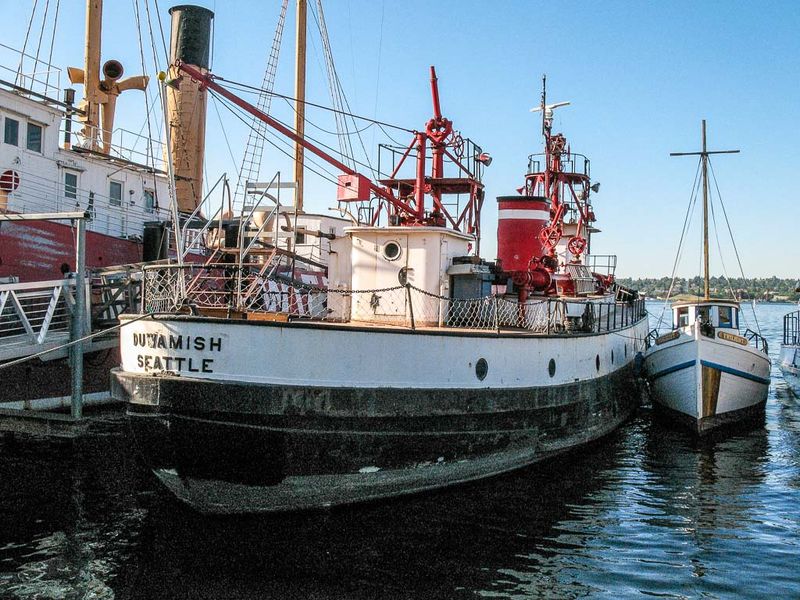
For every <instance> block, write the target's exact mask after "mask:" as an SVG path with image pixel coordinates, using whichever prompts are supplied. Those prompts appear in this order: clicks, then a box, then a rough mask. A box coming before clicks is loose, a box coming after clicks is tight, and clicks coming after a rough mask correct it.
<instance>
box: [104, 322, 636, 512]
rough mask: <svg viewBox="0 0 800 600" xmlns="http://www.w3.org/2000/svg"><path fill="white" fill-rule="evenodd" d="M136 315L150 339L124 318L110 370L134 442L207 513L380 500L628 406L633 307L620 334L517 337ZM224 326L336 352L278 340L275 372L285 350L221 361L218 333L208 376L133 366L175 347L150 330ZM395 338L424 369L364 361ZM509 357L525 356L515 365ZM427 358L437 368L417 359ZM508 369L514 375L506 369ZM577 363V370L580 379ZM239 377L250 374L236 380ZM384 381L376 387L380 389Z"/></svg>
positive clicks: (482, 465)
mask: <svg viewBox="0 0 800 600" xmlns="http://www.w3.org/2000/svg"><path fill="white" fill-rule="evenodd" d="M206 321H208V320H206ZM220 321H221V320H220ZM140 323H141V325H140V324H139V323H137V327H141V328H144V329H145V330H146V333H145V334H144V335H147V334H151V336H153V337H149V338H148V339H150V340H153V345H154V347H152V348H150V347H145V348H143V347H142V345H141V342H142V340H143V339H144V338H139V339H138V342H139V346H138V347H137V345H136V343H134V339H133V337H132V336H133V335H134V333H135V331H129V332H128V333H125V330H126V329H129V328H123V334H122V335H123V340H122V348H123V356H122V367H121V368H120V369H117V370H115V371H114V372H113V373H112V393H113V395H114V396H115V397H116V398H118V399H121V400H125V401H127V402H128V415H129V420H130V424H131V427H132V429H133V432H134V435H135V437H136V441H137V446H138V448H139V449H140V450H141V451H142V453H143V454H144V456H145V459H146V460H147V461H148V463H149V464H150V466H151V467H152V469H153V470H154V472H155V473H156V475H157V476H158V477H159V479H160V480H161V481H162V482H163V483H164V485H165V486H166V487H167V488H168V489H169V490H171V491H172V492H173V493H174V494H175V495H176V496H177V497H178V498H179V499H181V500H182V501H184V502H186V503H187V504H189V505H190V506H192V507H193V508H195V509H197V510H198V511H200V512H203V513H259V512H279V511H293V510H309V509H320V508H326V507H330V506H336V505H341V504H350V503H356V502H364V501H370V500H376V499H380V498H391V497H395V496H399V495H404V494H411V493H417V492H422V491H426V490H431V489H436V488H441V487H445V486H449V485H454V484H459V483H464V482H468V481H474V480H478V479H482V478H486V477H491V476H495V475H499V474H502V473H506V472H509V471H512V470H515V469H519V468H523V467H526V466H529V465H531V464H534V463H536V462H538V461H541V460H544V459H546V458H549V457H552V456H555V455H557V454H559V453H562V452H566V451H568V450H571V449H573V448H576V447H578V446H580V445H582V444H586V443H588V442H591V441H593V440H597V439H599V438H601V437H603V436H604V435H607V434H608V433H610V432H611V431H613V430H614V429H615V428H617V427H618V426H619V425H620V424H621V423H623V422H624V421H625V420H626V419H627V418H629V417H630V415H631V414H632V412H633V411H634V410H635V408H636V406H637V405H638V402H639V399H640V395H639V386H638V384H637V379H636V373H635V370H636V369H635V366H634V358H635V355H636V351H637V350H636V349H635V347H634V346H635V344H636V343H643V339H644V336H645V335H646V323H645V322H644V320H642V321H641V322H639V323H637V324H635V325H634V326H632V327H630V328H628V329H625V330H622V331H621V332H616V334H598V335H586V336H576V337H575V338H571V337H558V336H539V337H533V336H531V337H524V338H522V339H520V336H515V337H507V338H503V337H501V336H497V335H492V334H488V335H477V336H469V335H465V334H460V335H433V334H431V335H428V334H425V333H419V332H417V333H410V332H408V331H405V332H403V331H394V332H387V331H375V330H372V331H369V332H367V331H364V332H363V333H364V334H366V337H363V338H362V339H357V338H356V339H353V336H354V333H357V332H354V331H352V328H351V329H350V330H349V331H348V330H345V329H342V330H337V329H336V328H314V327H302V326H296V327H291V326H288V325H286V324H282V325H278V324H274V323H259V324H258V325H244V324H238V325H236V324H234V323H232V322H229V323H228V324H227V327H226V326H225V325H223V324H222V323H217V324H216V325H215V324H213V323H208V322H206V323H205V324H203V323H201V322H192V320H191V319H190V318H187V319H184V320H180V319H164V320H160V321H159V320H154V321H152V322H150V321H148V322H146V323H145V322H140ZM232 327H236V328H238V332H237V331H232V330H231V329H230V328H232ZM226 329H227V330H228V331H229V335H230V336H231V338H233V339H237V340H238V341H239V342H240V343H237V344H236V345H235V346H233V345H232V347H233V348H244V349H245V352H247V351H249V352H250V353H251V354H252V353H253V350H254V349H256V348H272V349H273V350H275V351H278V350H281V349H282V350H284V351H286V350H289V349H290V348H291V345H292V342H293V341H294V342H296V343H298V344H301V345H302V344H311V346H309V347H308V348H307V352H306V357H305V360H307V361H311V360H314V357H316V358H317V359H318V360H322V361H326V359H325V358H323V357H327V356H329V352H330V356H332V357H333V356H335V357H336V358H335V359H333V358H332V359H331V360H332V361H333V364H326V365H312V364H308V363H306V364H303V360H304V359H303V358H302V357H301V356H299V355H297V354H295V353H292V352H291V351H289V352H288V353H287V354H286V355H287V356H288V357H289V358H290V359H291V360H293V362H294V367H292V365H291V362H287V363H285V364H282V368H280V369H276V367H275V364H277V363H281V361H280V360H273V357H270V360H269V361H267V360H264V361H262V362H260V363H259V364H258V367H256V368H252V369H248V368H247V366H246V365H242V364H240V363H239V361H238V360H237V357H236V356H228V357H227V358H226V356H225V349H226V344H222V348H221V349H219V351H218V353H217V354H214V355H213V356H214V359H213V360H214V361H215V362H214V363H212V364H213V368H214V369H218V370H219V371H215V372H214V373H208V374H203V373H202V372H201V373H198V374H192V372H191V369H189V371H188V372H183V373H174V372H147V371H145V370H142V369H140V370H139V371H140V372H135V371H136V366H137V365H139V364H142V363H143V362H147V361H146V360H145V361H140V357H142V356H157V355H159V354H161V355H166V354H167V353H168V352H172V353H173V354H175V353H176V351H175V350H174V349H173V350H169V351H165V350H164V349H161V350H159V348H158V346H159V343H158V339H159V338H158V335H159V333H158V331H163V332H167V333H168V334H169V335H172V336H174V339H177V336H187V335H191V336H193V339H195V340H197V339H198V337H201V338H204V339H205V341H206V346H207V345H208V341H209V340H213V339H215V335H216V333H215V332H220V331H223V330H226ZM619 334H621V335H619ZM138 335H142V334H138ZM126 336H128V337H130V338H131V339H130V340H128V341H129V343H126V339H125V337H126ZM182 339H183V340H186V337H183V338H182ZM257 340H260V342H258V341H257ZM359 342H360V343H359ZM404 343H411V344H413V346H414V347H415V348H416V350H417V354H416V356H415V357H409V358H411V359H412V361H411V362H413V361H414V360H419V361H420V364H419V368H416V369H415V368H414V366H413V365H411V368H410V369H409V370H408V372H407V373H406V374H405V375H394V376H392V374H391V373H390V372H388V371H385V372H382V371H381V370H380V369H378V368H375V369H370V366H373V367H374V366H376V365H375V364H374V359H375V357H376V354H378V356H380V353H378V352H377V349H378V348H384V349H388V348H402V346H403V345H404ZM626 344H629V347H628V346H626ZM372 346H374V348H375V349H373V348H372ZM612 346H613V347H612ZM281 347H282V348H281ZM626 348H627V349H626ZM614 350H616V351H617V352H618V354H616V358H614V357H613V352H614ZM143 352H146V353H147V354H144V355H143V354H142V353H143ZM465 352H467V353H468V354H465ZM476 354H477V355H482V356H485V357H488V363H489V368H488V374H486V375H484V377H485V379H484V380H479V379H478V378H477V377H476V375H475V372H474V364H475V358H476ZM283 355H284V352H280V353H279V356H283ZM401 355H402V354H401ZM550 356H556V357H558V358H559V359H566V358H567V357H569V358H570V359H573V360H571V361H570V363H569V364H570V365H571V369H572V370H568V369H567V367H566V365H565V366H563V367H561V365H559V367H560V368H561V370H563V371H564V372H563V373H562V374H561V375H559V376H556V372H557V370H555V369H554V371H555V372H554V373H553V375H550V372H549V370H548V366H549V362H548V358H549V357H550ZM601 356H602V357H603V358H602V359H601V358H600V357H601ZM623 357H625V358H623ZM173 358H174V357H173ZM184 358H185V360H188V359H189V358H194V359H195V360H194V362H193V363H192V364H193V365H194V368H195V369H198V370H202V365H203V364H205V363H203V362H202V361H203V358H202V357H201V356H199V355H195V356H191V355H185V356H184ZM238 358H242V357H238ZM229 359H233V360H229ZM207 360H212V359H207ZM520 360H523V361H527V363H528V368H527V369H519V368H518V365H517V364H515V363H518V362H519V361H520ZM431 362H432V363H435V364H438V365H439V372H438V374H435V373H434V372H428V371H427V370H426V369H425V368H423V363H431ZM462 363H463V365H462ZM151 364H152V361H151ZM535 365H541V366H542V368H541V371H542V372H540V373H539V372H537V371H539V369H535V368H534V366H535ZM182 366H184V367H187V368H188V365H187V364H186V363H183V364H182ZM206 366H209V365H206ZM462 366H463V367H467V368H466V369H464V372H465V374H468V375H466V376H465V377H463V378H462V377H461V375H460V373H461V368H462ZM209 368H210V366H209ZM506 369H509V370H506ZM364 370H366V371H368V372H370V371H371V374H370V375H369V377H367V376H365V375H363V371H364ZM394 370H395V371H396V370H397V369H394ZM513 372H515V373H516V377H515V379H516V380H511V381H509V380H508V374H510V373H513ZM335 373H340V375H339V376H338V379H337V380H335V381H334V380H332V378H333V377H334V375H335ZM581 373H585V374H586V375H587V376H584V377H580V376H577V377H576V375H580V374H581ZM247 375H249V376H250V377H249V378H250V379H252V381H243V379H244V378H246V376H247ZM409 377H410V379H405V381H406V383H405V384H404V385H397V382H398V381H400V380H401V379H403V378H409ZM278 378H280V379H281V380H282V381H266V380H267V379H278ZM370 379H371V380H372V381H373V383H372V385H368V384H367V381H369V380H370ZM347 381H350V382H351V383H350V384H347V383H346V382H347ZM381 381H384V382H386V384H387V385H385V386H382V387H375V383H374V382H381ZM483 381H487V382H488V383H483ZM437 382H438V383H439V385H438V386H437V385H436V384H437Z"/></svg>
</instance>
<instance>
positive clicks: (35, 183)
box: [6, 169, 170, 237]
mask: <svg viewBox="0 0 800 600" xmlns="http://www.w3.org/2000/svg"><path fill="white" fill-rule="evenodd" d="M15 171H16V172H17V173H18V174H19V176H20V181H21V183H20V186H19V187H18V188H17V189H16V190H14V191H13V192H10V193H9V194H8V200H7V206H6V209H7V210H8V211H9V212H17V213H21V214H26V213H40V212H53V211H63V210H76V209H77V210H86V211H88V212H89V216H90V219H89V221H88V223H87V229H88V230H89V231H95V232H97V233H103V234H105V235H112V236H115V237H130V236H141V235H142V232H143V228H144V223H145V222H147V221H164V220H167V219H169V216H170V215H169V211H168V210H167V206H168V204H169V201H168V198H167V197H166V196H167V194H166V188H165V187H164V186H163V185H161V182H154V183H156V184H157V185H155V186H154V189H153V192H154V193H156V194H158V193H159V192H160V193H162V194H163V197H161V198H158V200H160V204H161V206H160V207H159V208H155V207H153V208H152V209H150V208H148V207H146V206H142V205H141V204H142V203H143V202H144V187H143V188H142V189H141V190H138V191H139V195H137V196H136V199H135V200H134V199H133V198H131V197H128V196H130V194H123V198H121V199H119V204H114V203H112V202H116V200H112V198H110V197H109V196H107V195H104V194H100V193H96V192H94V191H91V190H89V189H86V188H82V187H75V188H73V189H70V190H67V189H66V186H65V185H64V182H63V181H55V180H53V179H50V178H47V177H43V176H42V175H40V174H38V173H36V172H34V171H27V170H23V169H15ZM132 201H134V202H137V204H132V203H131V202H132Z"/></svg>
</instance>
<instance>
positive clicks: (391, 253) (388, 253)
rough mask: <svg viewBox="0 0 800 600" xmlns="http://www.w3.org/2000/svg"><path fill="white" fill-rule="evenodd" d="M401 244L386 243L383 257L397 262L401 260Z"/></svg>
mask: <svg viewBox="0 0 800 600" xmlns="http://www.w3.org/2000/svg"><path fill="white" fill-rule="evenodd" d="M400 252H401V248H400V244H398V243H397V242H386V244H384V246H383V256H384V258H385V259H386V260H397V259H398V258H400Z"/></svg>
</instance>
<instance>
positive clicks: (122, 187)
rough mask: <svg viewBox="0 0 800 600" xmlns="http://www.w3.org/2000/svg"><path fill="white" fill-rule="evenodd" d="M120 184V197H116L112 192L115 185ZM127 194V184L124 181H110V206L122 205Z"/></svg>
mask: <svg viewBox="0 0 800 600" xmlns="http://www.w3.org/2000/svg"><path fill="white" fill-rule="evenodd" d="M115 185H116V186H119V198H115V197H114V195H113V194H112V193H111V190H112V189H114V186H115ZM124 195H125V184H124V183H123V182H122V181H117V180H115V179H112V180H110V181H109V182H108V204H109V206H119V207H122V198H123V196H124Z"/></svg>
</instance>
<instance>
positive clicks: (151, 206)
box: [142, 188, 156, 213]
mask: <svg viewBox="0 0 800 600" xmlns="http://www.w3.org/2000/svg"><path fill="white" fill-rule="evenodd" d="M148 197H149V198H150V202H149V203H148V201H147V199H148ZM142 205H143V207H144V211H145V212H147V213H154V212H156V191H155V190H151V189H150V188H145V189H144V191H143V192H142Z"/></svg>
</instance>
